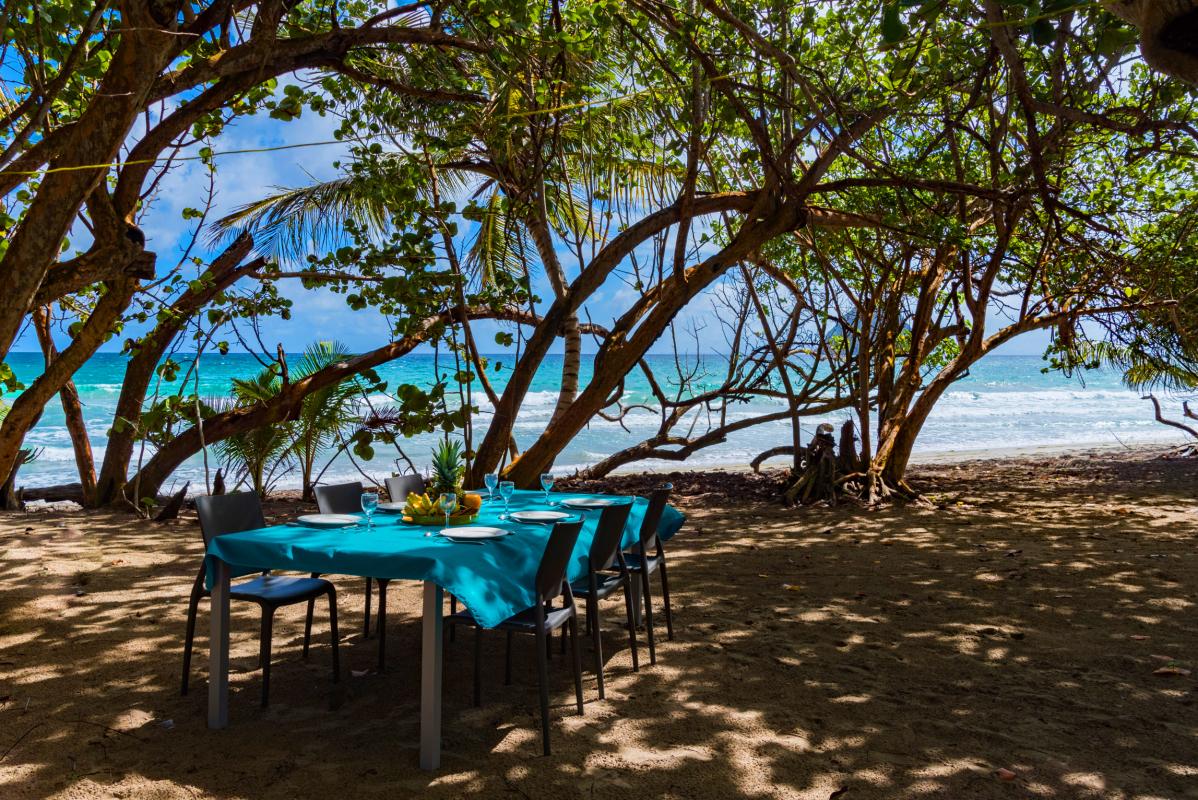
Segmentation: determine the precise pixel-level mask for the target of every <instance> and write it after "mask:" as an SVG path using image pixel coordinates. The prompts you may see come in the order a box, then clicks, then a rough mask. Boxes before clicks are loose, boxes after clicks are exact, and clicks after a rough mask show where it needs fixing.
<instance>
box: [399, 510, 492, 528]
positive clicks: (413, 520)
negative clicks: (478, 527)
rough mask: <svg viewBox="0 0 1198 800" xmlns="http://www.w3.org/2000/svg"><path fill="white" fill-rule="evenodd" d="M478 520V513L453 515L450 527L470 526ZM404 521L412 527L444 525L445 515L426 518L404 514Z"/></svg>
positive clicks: (450, 519)
mask: <svg viewBox="0 0 1198 800" xmlns="http://www.w3.org/2000/svg"><path fill="white" fill-rule="evenodd" d="M476 519H478V512H477V511H468V512H466V513H464V514H452V515H450V517H449V526H450V527H453V526H454V525H469V524H470V523H471V522H474V521H475V520H476ZM403 521H404V522H407V523H408V524H410V525H444V524H445V515H444V514H429V515H427V516H425V515H409V514H404V516H403Z"/></svg>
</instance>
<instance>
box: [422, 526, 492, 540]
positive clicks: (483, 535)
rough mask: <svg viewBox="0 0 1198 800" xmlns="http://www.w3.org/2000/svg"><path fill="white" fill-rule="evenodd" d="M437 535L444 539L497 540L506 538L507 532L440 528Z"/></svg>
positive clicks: (484, 529) (466, 528)
mask: <svg viewBox="0 0 1198 800" xmlns="http://www.w3.org/2000/svg"><path fill="white" fill-rule="evenodd" d="M438 533H440V534H441V535H442V536H444V537H445V538H446V539H498V538H499V537H500V536H507V535H508V533H509V531H506V530H504V529H503V528H487V527H484V526H481V525H477V526H474V527H471V526H469V525H466V526H463V527H461V528H442V529H441V530H440V531H438Z"/></svg>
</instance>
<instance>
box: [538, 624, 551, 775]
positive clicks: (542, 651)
mask: <svg viewBox="0 0 1198 800" xmlns="http://www.w3.org/2000/svg"><path fill="white" fill-rule="evenodd" d="M551 649H552V647H551V642H550V640H549V637H547V636H546V635H545V629H544V627H538V628H537V647H536V650H537V687H538V688H539V689H540V692H541V742H542V746H541V749H542V751H543V752H544V753H545V755H549V651H550V650H551Z"/></svg>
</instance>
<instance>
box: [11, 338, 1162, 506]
mask: <svg viewBox="0 0 1198 800" xmlns="http://www.w3.org/2000/svg"><path fill="white" fill-rule="evenodd" d="M702 360H703V361H704V363H705V366H707V367H708V368H710V369H711V370H713V371H714V372H716V373H718V362H719V358H718V357H717V356H704V357H703V359H702ZM291 361H292V363H294V362H295V361H298V356H297V357H295V358H293V359H291ZM649 361H650V363H651V364H652V365H653V367H654V369H655V370H660V372H659V380H662V381H663V382H665V381H668V375H670V374H671V372H672V363H673V361H672V356H649ZM495 362H502V364H503V368H502V369H498V370H495V371H491V372H489V375H490V378H491V380H492V383H493V384H494V385H495V387H496V389H502V387H503V385H504V383H505V381H506V376H507V374H508V372H509V370H510V367H511V364H512V357H511V356H492V363H493V364H494V363H495ZM9 363H10V364H11V365H12V366H13V368H14V369H15V371H16V373H17V375H18V376H19V377H20V378H21V379H22V380H23V381H25V382H28V381H29V380H31V379H32V378H33V377H34V376H36V375H37V374H38V373H39V371H40V369H41V366H42V361H41V355H40V354H36V353H14V354H11V355H10V357H9ZM124 364H125V359H124V358H123V357H122V356H120V355H119V354H112V353H109V354H99V355H97V356H95V357H94V358H93V359H92V360H91V361H89V362H88V363H87V364H86V365H85V366H84V368H83V369H82V370H80V371H79V373H78V374H77V375H76V378H75V380H76V385H77V388H78V390H79V394H80V397H81V399H82V401H83V403H84V406H85V409H84V413H85V417H86V420H87V426H88V431H89V432H90V434H91V438H92V447H93V448H94V449H95V451H96V458H97V462H99V460H100V459H101V457H102V453H103V450H104V444H105V438H106V435H107V431H108V429H109V427H110V426H111V424H112V414H113V409H114V407H115V404H116V399H117V395H118V393H119V391H120V385H121V383H120V382H121V377H122V375H123V373H124ZM583 366H584V368H583V374H582V379H583V381H584V382H585V381H586V380H587V379H588V378H589V372H590V363H589V360H588V361H586V362H585V363H584V365H583ZM1043 366H1044V362H1043V361H1042V360H1041V359H1040V358H1039V357H1037V356H990V357H988V358H986V359H984V360H983V361H982V362H981V363H979V364H978V365H977V366H976V367H975V369H974V370H973V372H972V374H971V375H969V377H967V378H965V379H963V380H961V381H960V382H959V383H958V384H957V385H956V387H954V389H953V390H952V391H951V392H950V393H949V394H948V395H947V396H946V397H945V398H944V399H943V400H942V401H941V403H940V405H939V406H938V407H937V408H936V410H935V412H934V413H933V414H932V417H931V419H930V420H929V421H928V423H927V426H926V427H925V429H924V432H923V434H922V436H921V437H920V440H919V443H918V445H917V448H916V449H917V453H918V455H920V456H924V457H930V456H935V455H937V454H949V453H953V452H960V451H981V452H982V453H983V454H984V453H985V452H995V453H998V452H1010V451H1012V450H1025V449H1027V450H1030V449H1033V448H1039V447H1070V446H1078V447H1080V446H1092V445H1114V446H1118V444H1119V443H1120V442H1122V443H1126V444H1141V443H1146V442H1161V443H1172V442H1176V441H1179V435H1178V432H1177V431H1175V430H1173V429H1171V428H1167V427H1165V426H1163V425H1160V424H1159V423H1157V422H1156V421H1155V420H1154V419H1153V415H1152V408H1151V405H1150V404H1149V403H1147V402H1146V401H1144V400H1141V399H1140V396H1139V394H1138V393H1136V392H1132V391H1130V390H1128V389H1127V388H1125V387H1124V386H1122V385H1121V384H1120V382H1119V380H1118V376H1117V375H1115V374H1112V373H1103V372H1090V373H1087V374H1086V375H1085V376H1084V378H1085V379H1084V382H1083V381H1082V380H1079V379H1078V378H1073V379H1070V378H1066V377H1064V376H1062V375H1059V374H1055V373H1053V374H1043V373H1042V372H1041V368H1042V367H1043ZM259 369H260V364H259V363H258V361H257V360H255V358H254V357H253V356H252V355H249V354H244V353H242V354H229V355H226V356H220V355H211V356H209V355H205V356H204V357H203V359H202V361H201V369H200V376H201V377H200V385H199V390H200V393H201V395H203V396H205V397H211V396H219V395H226V394H228V391H229V380H230V379H231V378H233V377H239V376H249V375H252V374H253V373H255V372H256V371H258V370H259ZM378 371H379V374H380V376H381V377H382V378H383V379H384V380H386V381H387V382H388V384H389V386H390V387H392V388H394V387H395V386H396V385H398V384H400V383H416V384H425V385H427V384H431V383H432V382H433V376H434V361H433V356H432V355H431V354H427V355H425V354H415V355H409V356H407V357H405V358H403V359H400V360H399V361H396V362H394V363H392V364H389V365H386V366H384V367H382V368H380V369H379V370H378ZM444 371H445V364H444V362H442V372H444ZM560 371H561V359H560V356H549V357H548V358H547V359H546V361H545V363H544V364H543V365H542V367H541V370H540V371H539V372H538V374H537V376H536V379H535V381H534V383H533V385H532V387H531V391H530V393H529V395H528V398H527V401H526V403H525V405H524V407H523V409H522V410H521V412H520V416H519V421H518V423H517V425H516V437H517V442H518V443H519V445H520V446H521V447H522V448H523V447H526V446H527V445H528V444H530V443H531V442H532V441H533V440H534V438H535V437H536V435H537V434H538V433H539V432H540V431H541V430H543V429H544V427H545V424H546V423H547V422H548V420H549V417H550V415H551V413H552V411H553V406H554V403H555V401H556V398H557V387H558V385H559V376H560ZM667 391H669V388H668V385H667ZM649 397H650V395H649V392H648V386H647V385H646V383H645V379H644V377H643V376H642V375H641V373H640V372H639V371H638V372H634V373H633V375H631V376H630V377H629V380H628V382H627V385H626V386H625V399H626V400H628V401H638V400H647V399H649ZM371 400H372V403H376V404H377V403H379V402H386V398H385V397H383V396H375V397H372V399H371ZM475 403H476V405H480V406H481V407H482V408H481V412H482V413H480V414H478V415H476V416H475V426H476V436H477V435H479V433H480V432H481V429H483V428H485V426H486V422H487V417H488V412H489V408H488V407H487V404H486V398H485V395H483V394H482V393H481V391H478V392H476V393H475ZM770 408H771V406H768V405H764V404H754V405H753V406H747V405H746V406H737V407H736V408H735V410H734V411H733V412H732V415H731V416H730V418H731V419H736V418H739V417H742V416H753V415H756V414H759V413H761V412H762V411H763V410H768V409H770ZM845 416H847V412H841V413H839V414H835V415H830V417H829V418H828V419H829V421H833V422H835V421H838V420H840V419H843V418H844V417H845ZM658 421H659V417H658V416H657V415H656V414H654V413H650V412H647V411H639V410H638V411H635V412H633V413H630V414H629V415H628V416H627V417H626V418H625V419H624V425H625V426H626V427H627V430H625V429H624V428H623V427H621V426H620V425H618V424H616V423H611V422H606V421H603V420H596V421H594V422H593V423H592V424H591V426H590V427H589V428H588V429H586V430H584V431H582V432H581V433H580V434H579V435H578V436H577V437H576V438H575V440H574V441H573V442H572V443H571V444H570V446H569V447H567V448H566V450H565V451H564V452H563V453H562V455H561V457H560V458H559V459H558V463H557V467H556V468H557V469H558V470H559V471H561V472H568V471H571V470H573V469H575V468H577V467H581V466H583V465H587V464H593V463H595V462H596V461H598V460H600V459H601V458H603V457H604V456H606V455H608V454H610V453H612V452H615V451H616V450H618V449H621V448H623V447H626V446H628V445H631V444H634V443H636V442H638V441H640V440H642V439H644V438H646V437H647V436H650V435H652V434H654V433H655V432H656V431H657V425H658ZM820 421H823V418H818V417H810V418H807V419H806V420H805V421H804V423H803V424H804V428H805V432H804V435H803V438H804V440H806V439H807V438H808V436H809V433H808V432H807V431H810V430H811V429H813V428H814V426H815V425H816V424H817V423H819V422H820ZM702 430H703V422H702V421H698V423H697V428H696V433H698V432H701V431H702ZM788 441H789V428H788V427H787V426H786V425H784V424H782V423H777V424H774V425H768V426H759V427H757V428H754V429H750V430H747V431H744V432H742V433H740V434H738V435H735V436H733V437H730V438H729V440H728V441H727V442H726V443H725V444H722V445H719V446H716V447H712V448H709V449H708V450H705V451H701V452H699V453H697V454H696V455H694V456H692V458H691V459H690V461H689V462H687V463H688V465H691V466H711V465H718V464H744V463H747V462H748V461H749V460H750V459H752V458H753V457H754V456H755V455H757V454H758V453H760V452H761V451H762V450H765V449H767V448H769V447H773V446H776V445H777V444H779V443H784V442H788ZM432 442H433V437H431V436H429V437H419V438H417V439H414V440H410V441H408V442H407V443H405V445H404V449H405V451H406V452H407V453H408V455H409V456H411V457H412V459H413V460H414V461H416V462H417V464H418V465H419V466H421V467H423V466H424V465H425V464H427V460H428V452H429V449H430V447H431V446H432ZM27 443H28V444H29V445H32V446H34V447H36V448H37V449H38V457H37V460H36V461H34V462H33V463H32V464H29V465H27V466H25V467H23V468H22V471H21V480H20V481H19V482H20V483H21V484H23V485H26V486H43V485H50V484H56V483H67V482H72V481H75V480H77V475H76V473H75V467H74V456H73V452H72V450H71V444H70V440H69V438H68V437H67V433H66V429H65V427H64V426H63V415H62V408H61V406H60V405H59V404H58V402H57V399H56V400H55V401H54V402H53V403H51V404H50V405H49V406H48V407H47V409H46V412H45V414H44V416H43V417H42V419H41V421H40V422H39V423H38V425H37V427H36V429H35V430H34V431H33V432H32V433H31V435H30V436H29V438H28V440H27ZM395 456H396V453H394V451H391V450H389V449H388V447H387V446H380V447H379V448H378V451H377V454H376V457H375V459H374V460H373V461H371V462H366V463H362V464H360V465H359V466H361V468H362V469H363V470H365V471H366V472H367V473H369V474H371V475H375V476H383V475H388V474H391V473H392V472H393V471H395V470H396V460H395ZM145 457H147V458H148V454H147V455H146V456H145ZM634 466H641V467H642V468H659V467H663V466H669V467H670V468H676V467H677V463H676V462H659V463H653V462H642V463H641V464H640V465H634ZM203 474H204V473H203V462H202V460H201V459H200V458H198V457H197V458H196V459H193V460H192V461H191V462H189V463H188V464H185V465H184V466H183V467H182V468H181V469H180V470H179V472H178V473H177V474H176V480H179V481H183V480H189V479H190V480H193V481H197V480H198V483H200V484H201V485H202V483H203ZM358 474H359V473H358V470H357V468H356V467H355V465H354V464H353V463H351V462H350V461H349V459H347V458H340V459H338V460H337V461H336V462H334V463H333V464H332V465H331V466H330V468H329V469H328V471H327V472H326V473H325V480H326V481H330V480H335V479H338V478H346V477H350V476H357V475H358ZM297 483H298V480H297V479H296V478H295V476H293V475H287V476H284V477H283V478H282V480H281V481H280V482H279V484H278V485H279V487H280V488H284V487H290V486H295V485H297Z"/></svg>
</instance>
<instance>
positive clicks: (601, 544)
mask: <svg viewBox="0 0 1198 800" xmlns="http://www.w3.org/2000/svg"><path fill="white" fill-rule="evenodd" d="M631 513H632V503H631V502H628V503H620V504H619V505H613V506H608V507H607V508H605V509H603V512H602V513H601V514H600V515H599V524H598V525H596V526H595V538H593V539H591V555H590V562H591V570H599V569H607V568H608V567H610V566H611V565H612V564H613V563H614V562H615V560H616V553H618V552H620V544H621V542H622V541H623V539H624V526H625V525H627V524H628V515H629V514H631Z"/></svg>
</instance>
